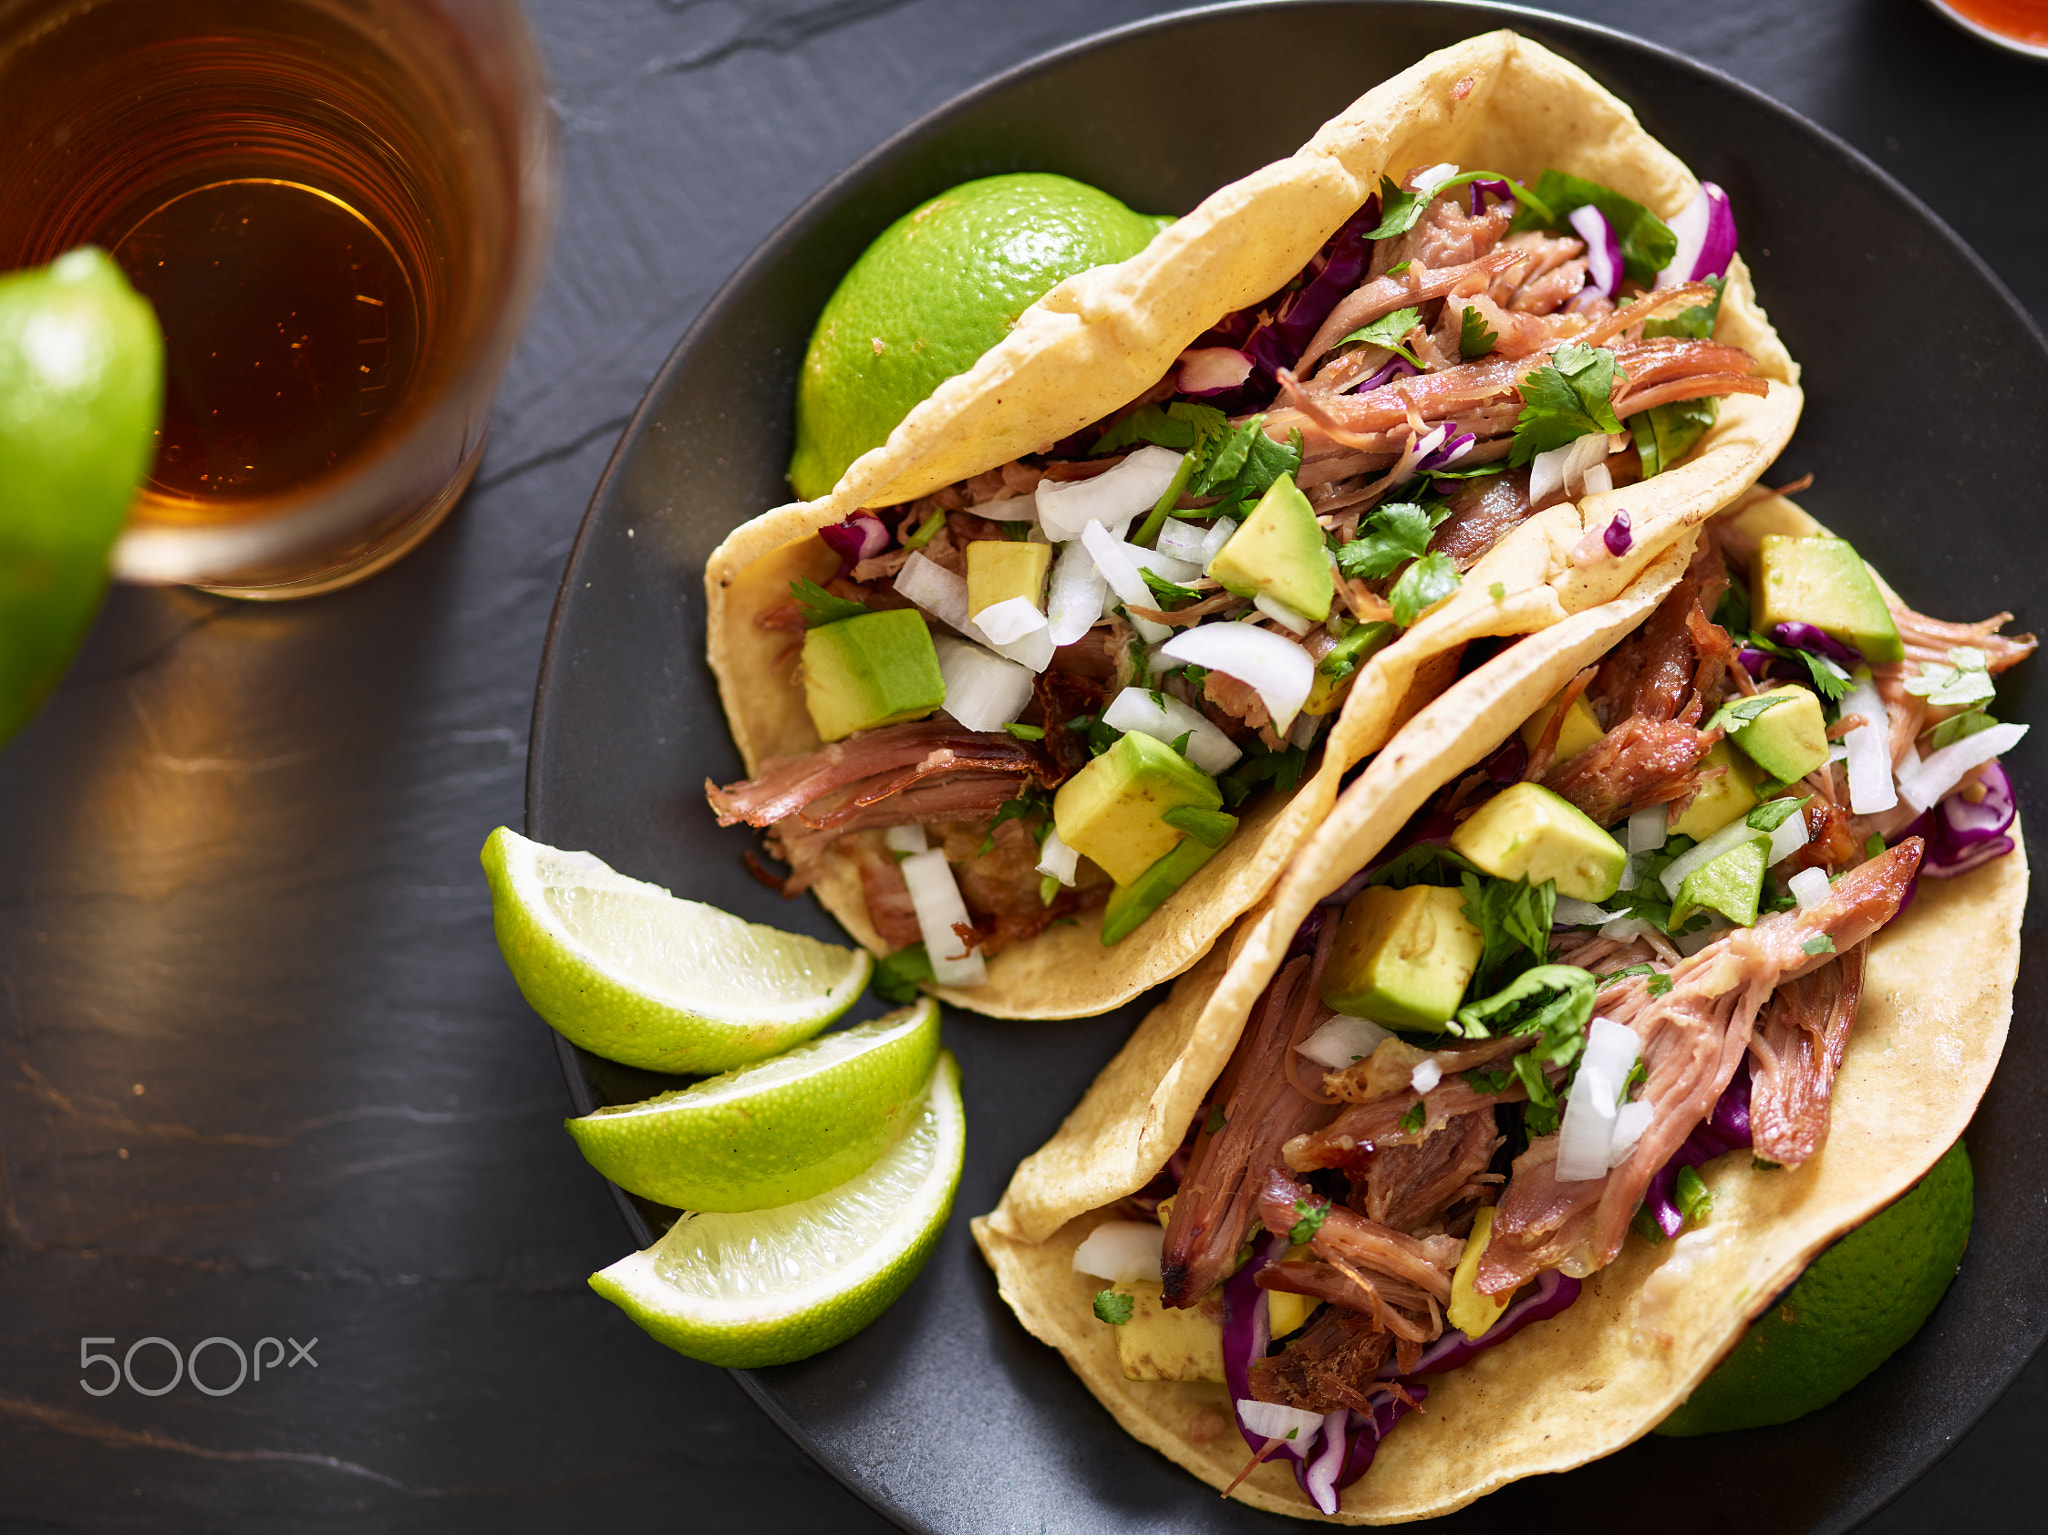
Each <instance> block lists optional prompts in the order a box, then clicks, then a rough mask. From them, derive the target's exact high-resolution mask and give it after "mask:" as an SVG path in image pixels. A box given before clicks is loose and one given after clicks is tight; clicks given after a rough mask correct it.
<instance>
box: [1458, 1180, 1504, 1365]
mask: <svg viewBox="0 0 2048 1535" xmlns="http://www.w3.org/2000/svg"><path fill="white" fill-rule="evenodd" d="M1492 1236H1493V1206H1492V1205H1485V1206H1482V1207H1481V1209H1480V1211H1479V1213H1478V1214H1477V1215H1475V1216H1473V1217H1472V1234H1471V1235H1470V1236H1468V1237H1466V1238H1465V1254H1464V1256H1463V1257H1461V1258H1460V1259H1458V1268H1457V1272H1455V1273H1454V1274H1452V1275H1451V1304H1450V1306H1449V1308H1448V1309H1447V1310H1446V1311H1445V1312H1444V1320H1445V1321H1447V1322H1449V1323H1450V1324H1451V1326H1453V1327H1455V1328H1457V1329H1458V1331H1459V1332H1461V1333H1463V1334H1464V1335H1465V1336H1466V1337H1468V1338H1477V1337H1480V1336H1481V1335H1483V1334H1484V1333H1485V1332H1486V1331H1487V1330H1488V1329H1489V1328H1491V1327H1492V1326H1493V1324H1494V1323H1495V1322H1498V1321H1499V1320H1500V1314H1501V1313H1502V1312H1503V1311H1505V1310H1507V1309H1508V1302H1509V1301H1511V1300H1513V1299H1514V1297H1513V1296H1512V1295H1502V1296H1498V1297H1495V1296H1492V1295H1482V1294H1481V1293H1480V1291H1479V1260H1480V1259H1481V1258H1483V1257H1485V1256H1486V1244H1487V1242H1488V1241H1489V1240H1491V1238H1492Z"/></svg>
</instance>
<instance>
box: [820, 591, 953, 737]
mask: <svg viewBox="0 0 2048 1535" xmlns="http://www.w3.org/2000/svg"><path fill="white" fill-rule="evenodd" d="M803 668H804V705H805V707H806V708H808V709H809V710H810V711H811V723H812V724H813V725H815V726H817V727H818V734H819V736H820V737H822V738H823V739H825V740H827V741H837V740H840V739H841V738H843V737H845V736H850V735H852V734H853V733H854V732H855V731H856V730H870V729H873V728H874V727H875V726H877V725H894V724H896V723H897V722H898V721H900V720H914V719H917V718H918V717H919V716H921V715H926V714H929V713H931V712H932V710H934V709H936V708H938V707H939V705H940V704H942V703H944V702H945V701H946V683H945V679H944V678H942V677H941V676H940V675H939V653H938V651H937V650H936V649H934V648H933V646H932V632H931V630H930V629H928V628H926V627H925V621H924V615H923V614H922V613H920V612H918V611H917V609H915V608H890V609H888V610H887V611H885V612H881V613H857V614H855V615H854V616H853V617H852V618H842V619H840V620H839V621H838V622H837V623H830V624H820V625H818V627H817V628H815V629H813V630H811V631H810V632H809V633H807V634H806V635H804V659H803Z"/></svg>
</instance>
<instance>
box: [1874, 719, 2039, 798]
mask: <svg viewBox="0 0 2048 1535" xmlns="http://www.w3.org/2000/svg"><path fill="white" fill-rule="evenodd" d="M2026 733H2027V727H2026V726H2024V725H1993V726H1991V727H1990V729H1988V730H1980V731H1978V732H1977V733H1976V734H1975V735H1973V736H1964V737H1963V738H1962V740H1960V741H1954V742H1951V743H1950V744H1949V745H1947V746H1944V747H1942V748H1941V750H1939V751H1935V752H1929V753H1928V754H1927V755H1926V756H1925V757H1919V758H1915V757H1910V756H1909V757H1908V758H1907V759H1906V760H1905V762H1904V763H1902V764H1901V765H1900V767H1899V793H1900V794H1902V795H1904V796H1905V800H1906V803H1907V804H1909V805H1911V806H1912V807H1913V808H1914V809H1915V810H1926V809H1928V808H1929V807H1930V806H1932V805H1933V804H1934V803H1935V802H1936V801H1937V800H1939V799H1940V798H1941V797H1942V796H1943V795H1944V794H1946V793H1948V792H1949V790H1951V789H1953V788H1954V787H1955V786H1956V785H1957V784H1959V783H1961V782H1962V781H1963V775H1964V774H1965V773H1967V772H1969V771H1970V769H1971V768H1974V767H1979V766H1981V765H1982V764H1984V763H1986V762H1989V761H1990V760H1991V759H1992V758H1993V757H1998V756H2003V755H2004V754H2005V753H2006V752H2009V751H2011V750H2012V749H2013V748H2014V747H2015V746H2017V745H2019V741H2020V737H2021V736H2023V735H2025V734H2026Z"/></svg>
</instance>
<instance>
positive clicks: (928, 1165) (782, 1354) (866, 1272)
mask: <svg viewBox="0 0 2048 1535" xmlns="http://www.w3.org/2000/svg"><path fill="white" fill-rule="evenodd" d="M965 1145H966V1134H965V1119H964V1117H963V1115H962V1113H961V1109H960V1068H959V1067H958V1066H957V1065H956V1064H955V1063H954V1061H953V1057H952V1054H951V1052H949V1051H941V1052H940V1054H939V1060H938V1064H937V1065H936V1066H935V1067H933V1069H932V1075H931V1086H930V1088H929V1089H928V1090H927V1092H926V1093H925V1096H924V1100H923V1102H922V1103H921V1104H920V1105H919V1106H918V1108H917V1111H916V1113H915V1115H914V1117H913V1118H912V1120H911V1123H910V1127H909V1128H908V1129H907V1130H906V1131H905V1132H904V1133H903V1136H902V1138H901V1139H899V1140H898V1141H897V1142H896V1144H895V1145H893V1146H891V1147H890V1148H889V1149H888V1150H887V1151H885V1152H883V1153H882V1155H881V1157H880V1159H879V1160H877V1161H876V1163H875V1164H874V1166H872V1167H870V1168H869V1169H868V1170H867V1171H866V1172H864V1173H862V1174H861V1175H860V1176H859V1177H857V1178H854V1179H852V1180H850V1181H848V1182H846V1183H842V1184H840V1185H839V1187H838V1188H836V1189H832V1190H830V1191H829V1192H827V1193H823V1194H819V1195H817V1196H816V1197H815V1198H812V1199H806V1200H804V1201H802V1202H801V1203H798V1204H791V1205H782V1206H779V1207H778V1208H776V1209H773V1210H756V1211H754V1212H753V1213H751V1214H747V1215H686V1216H684V1217H683V1218H682V1219H681V1220H679V1221H677V1222H676V1223H675V1225H674V1226H672V1227H670V1228H669V1231H668V1234H667V1235H666V1236H664V1237H662V1238H661V1240H660V1241H658V1242H656V1243H655V1244H654V1245H653V1246H652V1247H650V1248H647V1249H646V1250H645V1251H643V1252H637V1253H634V1254H632V1255H631V1256H629V1257H626V1258H621V1259H620V1260H619V1261H618V1262H617V1263H614V1264H613V1265H612V1266H611V1267H610V1268H608V1269H605V1270H603V1271H601V1272H599V1273H596V1274H592V1275H591V1276H590V1287H591V1288H592V1289H593V1290H595V1291H597V1293H598V1294H600V1295H602V1296H603V1297H604V1298H605V1299H606V1300H608V1301H611V1302H612V1303H613V1304H615V1305H617V1306H618V1307H620V1309H622V1310H623V1311H624V1312H625V1313H626V1315H628V1316H630V1317H631V1318H632V1319H633V1320H634V1321H636V1322H638V1323H639V1324H640V1325H641V1326H642V1327H644V1328H646V1329H647V1331H648V1332H650V1333H652V1334H653V1335H654V1336H655V1337H656V1338H658V1339H660V1340H661V1341H662V1342H663V1343H666V1344H667V1345H668V1346H669V1347H670V1348H672V1349H674V1350H676V1352H677V1353H680V1354H687V1355H689V1356H690V1357H691V1358H692V1359H702V1360H704V1361H705V1362H706V1363H707V1364H718V1365H725V1366H727V1367H729V1368H733V1369H753V1368H755V1367H757V1366H760V1365H770V1364H788V1363H790V1362H791V1361H792V1360H797V1359H807V1358H809V1357H810V1356H811V1355H812V1354H815V1353H818V1352H819V1351H820V1350H823V1349H828V1348H830V1347H831V1346H832V1345H833V1344H835V1343H840V1342H843V1341H845V1340H846V1339H847V1338H850V1337H852V1336H853V1335H854V1334H855V1333H857V1332H859V1331H860V1330H861V1329H862V1328H863V1327H865V1326H867V1325H868V1323H870V1322H872V1321H873V1320H874V1319H875V1318H876V1317H878V1316H880V1315H881V1314H882V1312H883V1311H884V1310H886V1309H887V1308H888V1306H889V1303H890V1302H891V1301H893V1300H895V1299H896V1297H897V1296H898V1295H901V1294H902V1293H903V1290H904V1288H905V1286H907V1285H908V1284H909V1283H910V1281H911V1280H912V1279H914V1278H916V1277H917V1271H918V1270H919V1269H921V1268H923V1267H924V1261H925V1259H926V1258H927V1257H929V1256H930V1255H931V1250H932V1247H933V1244H935V1243H936V1242H937V1241H938V1239H939V1232H940V1230H941V1228H943V1227H944V1226H945V1224H946V1214H947V1212H948V1211H949V1210H951V1209H952V1207H953V1193H954V1191H955V1190H956V1189H957V1188H959V1186H960V1158H961V1153H962V1150H963V1149H964V1147H965Z"/></svg>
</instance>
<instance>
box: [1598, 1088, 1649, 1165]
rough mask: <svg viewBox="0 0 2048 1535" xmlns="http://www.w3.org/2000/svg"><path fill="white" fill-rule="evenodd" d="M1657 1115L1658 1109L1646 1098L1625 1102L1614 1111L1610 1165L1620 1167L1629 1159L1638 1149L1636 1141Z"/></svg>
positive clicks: (1608, 1153) (1608, 1156)
mask: <svg viewBox="0 0 2048 1535" xmlns="http://www.w3.org/2000/svg"><path fill="white" fill-rule="evenodd" d="M1656 1117H1657V1110H1656V1109H1655V1107H1653V1106H1652V1105H1651V1103H1650V1102H1649V1100H1648V1099H1645V1098H1638V1099H1636V1100H1635V1101H1634V1102H1633V1103H1624V1104H1623V1105H1622V1106H1621V1107H1620V1108H1618V1109H1616V1110H1615V1111H1614V1142H1613V1144H1612V1145H1611V1146H1610V1147H1609V1148H1608V1152H1607V1165H1608V1166H1609V1167H1611V1168H1612V1167H1619V1166H1621V1164H1622V1163H1623V1162H1626V1161H1627V1160H1628V1154H1629V1153H1630V1152H1631V1151H1634V1150H1635V1149H1636V1142H1637V1141H1639V1140H1641V1139H1642V1138H1643V1132H1644V1131H1645V1130H1647V1129H1649V1128H1650V1121H1651V1120H1653V1119H1655V1118H1656Z"/></svg>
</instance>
